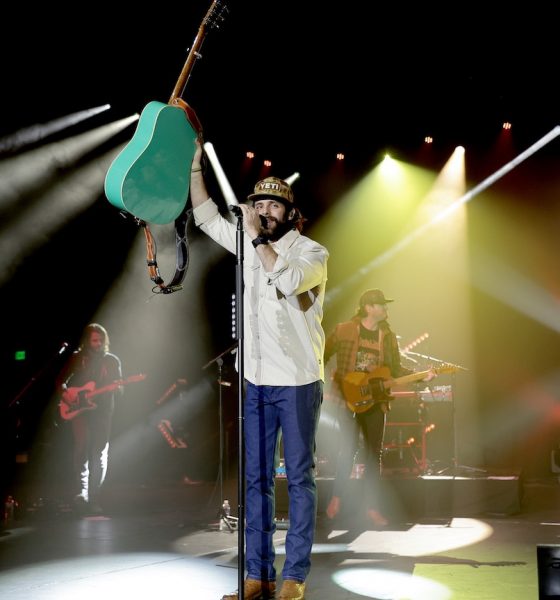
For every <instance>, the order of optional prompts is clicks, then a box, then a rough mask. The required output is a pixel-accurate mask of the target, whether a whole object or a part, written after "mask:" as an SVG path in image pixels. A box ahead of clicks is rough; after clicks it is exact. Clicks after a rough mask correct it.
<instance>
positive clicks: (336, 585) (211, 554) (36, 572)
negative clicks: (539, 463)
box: [0, 477, 560, 600]
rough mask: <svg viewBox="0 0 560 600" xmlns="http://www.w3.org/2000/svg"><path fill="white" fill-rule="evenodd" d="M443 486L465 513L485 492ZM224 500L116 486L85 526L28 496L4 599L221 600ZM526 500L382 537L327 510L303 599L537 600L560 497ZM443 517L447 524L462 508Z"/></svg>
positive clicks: (534, 495)
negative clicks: (541, 552)
mask: <svg viewBox="0 0 560 600" xmlns="http://www.w3.org/2000/svg"><path fill="white" fill-rule="evenodd" d="M439 483H440V484H441V485H442V486H443V487H444V488H446V490H447V491H444V492H443V496H442V497H448V498H449V497H450V496H449V491H450V490H451V494H452V496H451V497H455V498H457V497H460V498H461V499H462V504H460V505H459V509H460V507H461V506H463V507H464V506H465V505H466V506H471V505H472V504H469V502H468V501H467V498H468V496H469V495H470V494H474V495H475V496H476V495H477V494H479V492H480V488H481V485H482V487H486V486H487V483H483V484H481V482H480V481H478V483H477V482H476V480H474V481H468V480H467V481H465V480H458V481H455V482H453V481H451V483H449V480H447V481H446V482H444V481H439ZM321 485H322V486H323V485H326V484H321ZM519 485H521V484H520V483H519ZM402 486H403V489H401V490H400V491H399V496H400V497H402V493H403V492H405V493H409V494H416V498H409V500H410V501H411V502H412V501H413V500H417V502H416V503H414V502H412V503H413V504H418V505H420V504H421V505H422V506H424V507H426V504H425V502H426V499H429V497H430V495H431V494H432V491H433V490H435V488H432V484H429V483H428V484H427V483H426V482H422V481H416V482H414V483H411V482H407V483H406V484H405V483H402ZM414 486H416V487H414ZM426 486H428V487H426ZM457 486H458V487H457ZM453 490H455V491H453ZM477 490H478V491H477ZM440 491H441V490H440ZM221 492H222V493H223V495H224V496H225V495H226V494H227V495H228V497H229V499H230V501H231V504H232V506H234V507H235V506H236V500H235V498H236V483H235V482H227V483H226V484H225V485H224V486H223V488H222V490H220V489H219V488H218V487H217V486H215V485H213V484H208V483H203V484H198V485H193V484H192V482H187V483H185V482H181V483H178V484H172V485H165V486H163V485H159V486H155V487H149V486H145V485H143V486H133V485H128V486H121V487H119V485H117V484H116V483H113V484H112V485H111V487H109V488H107V489H106V491H105V498H104V500H105V502H104V508H105V514H104V515H102V516H98V517H86V518H84V517H80V516H79V515H77V514H75V513H74V512H73V511H72V510H70V507H69V506H68V505H66V504H65V503H64V502H63V501H61V500H60V499H59V498H56V493H55V492H53V495H51V496H50V497H48V496H43V497H42V499H41V500H39V498H37V499H36V501H35V502H32V497H31V496H29V497H28V498H27V499H26V502H25V504H26V510H25V511H24V510H23V507H22V510H20V514H19V515H17V514H16V516H18V517H19V518H18V519H17V520H14V521H12V522H9V523H5V524H4V526H3V528H2V529H1V530H0V565H1V567H0V596H1V597H3V598H10V600H46V599H49V600H51V599H52V600H55V599H56V600H66V599H70V598H72V600H75V599H76V598H79V599H80V600H90V599H91V600H93V599H94V598H95V600H99V598H104V599H105V600H112V599H115V600H116V599H119V600H122V598H123V597H124V598H134V599H135V600H144V599H148V598H150V599H151V600H152V599H153V598H162V597H172V598H185V599H189V600H190V599H196V600H206V599H208V600H218V599H220V598H221V596H222V595H223V594H224V593H227V592H229V591H232V590H234V589H236V587H237V581H238V579H237V577H238V575H237V534H236V533H235V532H229V531H219V528H218V509H219V506H220V501H221V498H220V496H221ZM522 492H523V493H522V494H521V496H520V504H519V511H518V512H515V513H511V514H508V513H506V512H504V513H503V514H481V515H474V514H473V515H468V514H463V513H464V510H459V513H457V514H456V515H455V514H447V515H444V514H430V511H426V510H423V511H420V512H421V513H422V514H417V515H416V516H414V518H409V515H405V516H404V518H397V516H398V515H399V514H400V515H401V516H403V512H402V511H401V512H399V511H395V513H394V514H392V515H391V517H392V519H393V521H392V522H391V524H390V525H389V527H387V528H386V529H384V530H374V529H372V528H370V527H369V526H368V524H367V522H365V520H362V519H361V518H360V516H359V515H358V514H352V515H351V514H349V513H351V512H353V511H348V510H347V511H344V512H343V513H342V514H341V516H340V518H339V519H337V520H336V521H335V522H334V523H333V522H330V521H328V519H327V518H326V517H325V516H324V513H323V507H322V504H324V500H323V501H322V502H320V506H319V516H318V526H317V532H316V540H315V544H314V548H313V558H312V570H311V573H310V575H309V578H308V587H307V589H308V591H307V594H306V598H307V599H308V600H319V599H321V600H331V599H332V600H347V599H358V598H375V599H395V600H397V599H398V600H402V599H414V600H420V599H423V600H444V599H451V598H452V599H453V600H462V599H465V600H467V599H468V600H472V599H479V600H501V599H504V600H505V599H507V600H532V599H534V600H536V599H537V598H538V597H539V594H538V589H539V584H538V568H537V566H538V564H537V545H543V544H552V545H555V544H559V543H560V485H559V483H558V480H557V479H556V478H552V477H551V478H549V479H545V480H534V481H529V482H524V483H523V490H522ZM437 493H440V492H437ZM418 494H420V495H418ZM457 494H459V496H457ZM33 503H35V504H36V507H35V510H33V511H32V510H30V509H31V508H33ZM444 504H445V503H444ZM445 506H446V509H445V510H444V511H443V512H446V511H448V510H454V507H455V508H457V503H456V502H451V503H447V504H445ZM479 506H481V505H480V504H479ZM234 512H235V511H234ZM432 512H433V513H435V512H437V511H432ZM350 517H355V518H350ZM280 523H281V522H280ZM285 534H286V531H285V530H284V529H280V528H279V529H278V531H277V532H276V534H275V541H276V547H277V552H278V555H277V568H278V571H279V574H280V571H281V568H282V564H283V558H284V556H283V553H284V546H283V544H284V539H285ZM557 570H558V569H555V570H551V574H552V576H556V573H555V572H554V571H557ZM279 581H280V578H279ZM542 597H547V596H542Z"/></svg>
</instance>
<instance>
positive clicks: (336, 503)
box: [325, 496, 340, 519]
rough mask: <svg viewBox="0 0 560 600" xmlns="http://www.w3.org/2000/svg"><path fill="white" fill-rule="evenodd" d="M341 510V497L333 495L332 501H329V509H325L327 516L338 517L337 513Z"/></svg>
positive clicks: (330, 517)
mask: <svg viewBox="0 0 560 600" xmlns="http://www.w3.org/2000/svg"><path fill="white" fill-rule="evenodd" d="M339 511H340V498H339V497H338V496H333V497H332V498H331V501H330V502H329V505H328V506H327V510H326V511H325V512H326V513H327V517H328V518H329V519H334V518H335V517H336V515H338V512H339Z"/></svg>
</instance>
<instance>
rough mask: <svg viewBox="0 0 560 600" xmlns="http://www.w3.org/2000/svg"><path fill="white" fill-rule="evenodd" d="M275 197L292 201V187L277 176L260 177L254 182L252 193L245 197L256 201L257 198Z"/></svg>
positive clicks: (291, 202) (288, 201)
mask: <svg viewBox="0 0 560 600" xmlns="http://www.w3.org/2000/svg"><path fill="white" fill-rule="evenodd" d="M265 198H269V199H273V200H274V199H276V200H281V201H282V202H285V203H287V204H293V203H294V193H293V191H292V188H291V187H290V186H289V184H288V183H286V182H285V181H284V180H283V179H279V178H278V177H267V178H266V179H261V181H257V183H256V184H255V189H254V193H253V194H250V195H249V196H248V197H247V200H251V201H252V202H256V201H257V200H259V199H265Z"/></svg>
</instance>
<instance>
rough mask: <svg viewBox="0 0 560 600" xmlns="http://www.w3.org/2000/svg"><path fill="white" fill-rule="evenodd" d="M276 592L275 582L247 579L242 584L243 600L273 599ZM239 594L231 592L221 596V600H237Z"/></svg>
mask: <svg viewBox="0 0 560 600" xmlns="http://www.w3.org/2000/svg"><path fill="white" fill-rule="evenodd" d="M275 592H276V582H275V581H260V580H259V579H250V578H249V577H247V579H245V583H244V584H243V598H244V600H269V599H270V598H274V594H275ZM238 598H239V594H238V593H237V592H233V593H231V594H226V595H225V596H222V600H238Z"/></svg>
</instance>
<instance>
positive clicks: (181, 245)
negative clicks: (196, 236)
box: [137, 209, 192, 294]
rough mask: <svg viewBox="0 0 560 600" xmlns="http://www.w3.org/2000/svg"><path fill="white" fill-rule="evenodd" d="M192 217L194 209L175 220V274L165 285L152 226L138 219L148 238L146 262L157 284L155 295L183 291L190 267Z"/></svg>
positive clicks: (186, 211) (153, 289)
mask: <svg viewBox="0 0 560 600" xmlns="http://www.w3.org/2000/svg"><path fill="white" fill-rule="evenodd" d="M191 216H192V209H188V210H185V211H183V212H182V213H181V214H180V215H179V216H178V217H177V219H175V247H176V260H175V273H174V275H173V277H172V279H171V281H170V282H169V283H168V284H166V283H165V281H164V279H163V277H162V276H161V275H160V272H159V267H158V263H157V244H156V240H155V238H154V236H153V235H152V232H151V230H150V226H149V225H148V223H146V221H142V220H141V219H137V222H138V225H139V226H140V227H142V229H143V230H144V237H145V238H146V262H147V265H148V273H149V276H150V279H151V280H152V281H153V282H154V283H155V285H154V287H153V288H152V292H154V294H172V293H173V292H178V291H179V290H182V289H183V285H182V284H183V280H184V279H185V275H186V274H187V269H188V267H189V240H188V237H187V224H188V221H189V219H190V218H191Z"/></svg>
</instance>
